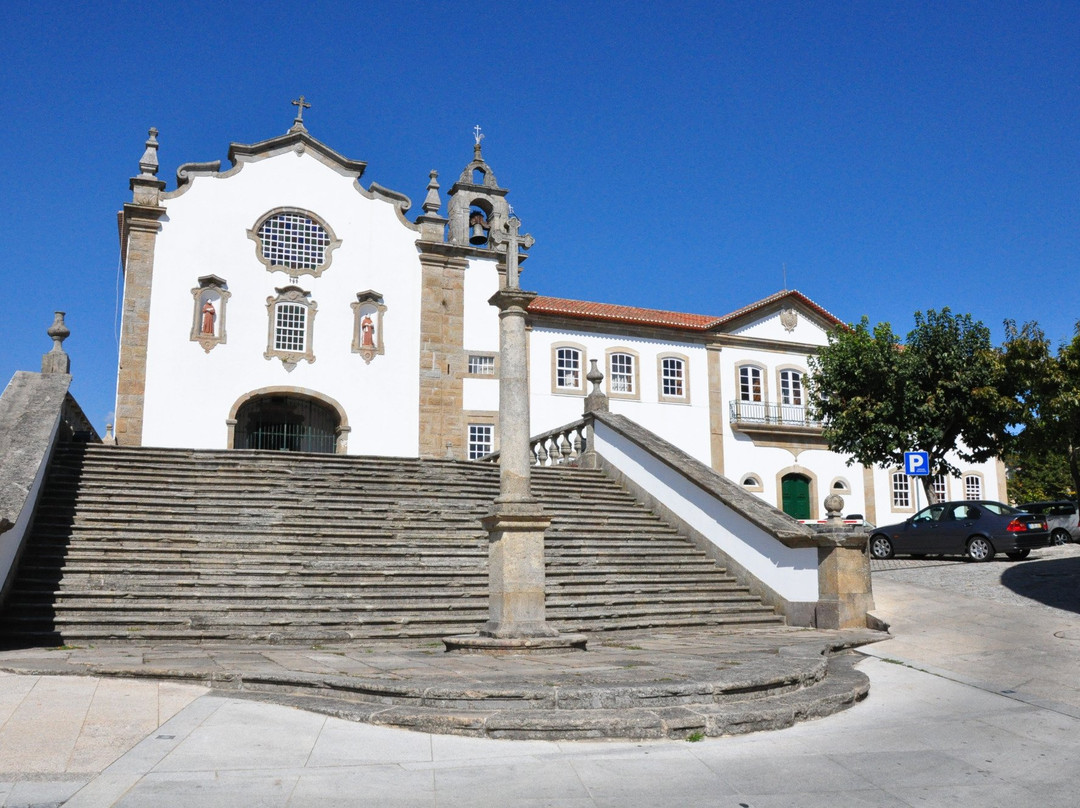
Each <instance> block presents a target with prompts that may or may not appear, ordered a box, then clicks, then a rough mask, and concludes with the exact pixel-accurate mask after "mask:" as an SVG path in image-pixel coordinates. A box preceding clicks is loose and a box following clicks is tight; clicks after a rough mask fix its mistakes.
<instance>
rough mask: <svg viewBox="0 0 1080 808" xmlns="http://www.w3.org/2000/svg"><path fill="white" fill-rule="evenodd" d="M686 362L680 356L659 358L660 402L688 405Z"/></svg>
mask: <svg viewBox="0 0 1080 808" xmlns="http://www.w3.org/2000/svg"><path fill="white" fill-rule="evenodd" d="M689 399H690V390H689V379H688V377H687V360H686V358H685V357H682V356H662V357H660V400H661V401H667V402H677V403H680V404H686V403H689Z"/></svg>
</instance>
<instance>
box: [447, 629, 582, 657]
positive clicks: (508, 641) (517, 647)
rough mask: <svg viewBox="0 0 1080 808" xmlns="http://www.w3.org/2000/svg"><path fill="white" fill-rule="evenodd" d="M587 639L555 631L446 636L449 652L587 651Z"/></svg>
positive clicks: (553, 652) (533, 652) (542, 652)
mask: <svg viewBox="0 0 1080 808" xmlns="http://www.w3.org/2000/svg"><path fill="white" fill-rule="evenodd" d="M586 642H588V638H587V637H586V636H585V635H584V634H555V636H553V637H552V636H547V637H489V636H485V635H484V634H462V635H458V636H456V637H443V645H445V646H446V650H447V652H448V653H458V654H563V653H566V652H567V651H584V650H585V643H586Z"/></svg>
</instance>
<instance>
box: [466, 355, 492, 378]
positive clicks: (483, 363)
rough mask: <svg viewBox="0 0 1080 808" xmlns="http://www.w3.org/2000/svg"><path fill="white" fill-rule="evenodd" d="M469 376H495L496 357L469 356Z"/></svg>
mask: <svg viewBox="0 0 1080 808" xmlns="http://www.w3.org/2000/svg"><path fill="white" fill-rule="evenodd" d="M468 370H469V375H471V376H494V375H495V357H494V356H489V355H487V354H469V369H468Z"/></svg>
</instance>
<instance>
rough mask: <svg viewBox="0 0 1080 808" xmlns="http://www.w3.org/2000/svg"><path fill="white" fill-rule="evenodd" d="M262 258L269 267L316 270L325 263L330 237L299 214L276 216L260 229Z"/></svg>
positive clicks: (319, 226) (317, 224)
mask: <svg viewBox="0 0 1080 808" xmlns="http://www.w3.org/2000/svg"><path fill="white" fill-rule="evenodd" d="M259 240H260V244H261V245H262V254H263V258H264V259H266V260H267V261H269V262H270V265H271V266H276V267H287V268H289V269H293V270H301V269H318V268H319V267H320V266H322V265H323V263H324V262H325V260H326V248H327V246H328V245H329V244H330V236H329V234H328V233H327V232H326V230H325V229H324V228H323V226H322V225H321V224H319V223H318V222H317V221H315V220H314V219H312V218H311V217H310V216H305V215H304V214H302V213H279V214H277V215H276V216H271V217H270V218H269V219H267V220H266V221H265V222H263V223H262V226H261V227H260V228H259Z"/></svg>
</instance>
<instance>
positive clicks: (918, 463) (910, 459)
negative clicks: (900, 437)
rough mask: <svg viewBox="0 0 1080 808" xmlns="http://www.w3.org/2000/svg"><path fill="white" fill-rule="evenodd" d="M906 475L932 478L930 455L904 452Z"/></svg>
mask: <svg viewBox="0 0 1080 808" xmlns="http://www.w3.org/2000/svg"><path fill="white" fill-rule="evenodd" d="M904 474H906V475H908V476H909V477H928V476H930V453H929V452H904Z"/></svg>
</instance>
